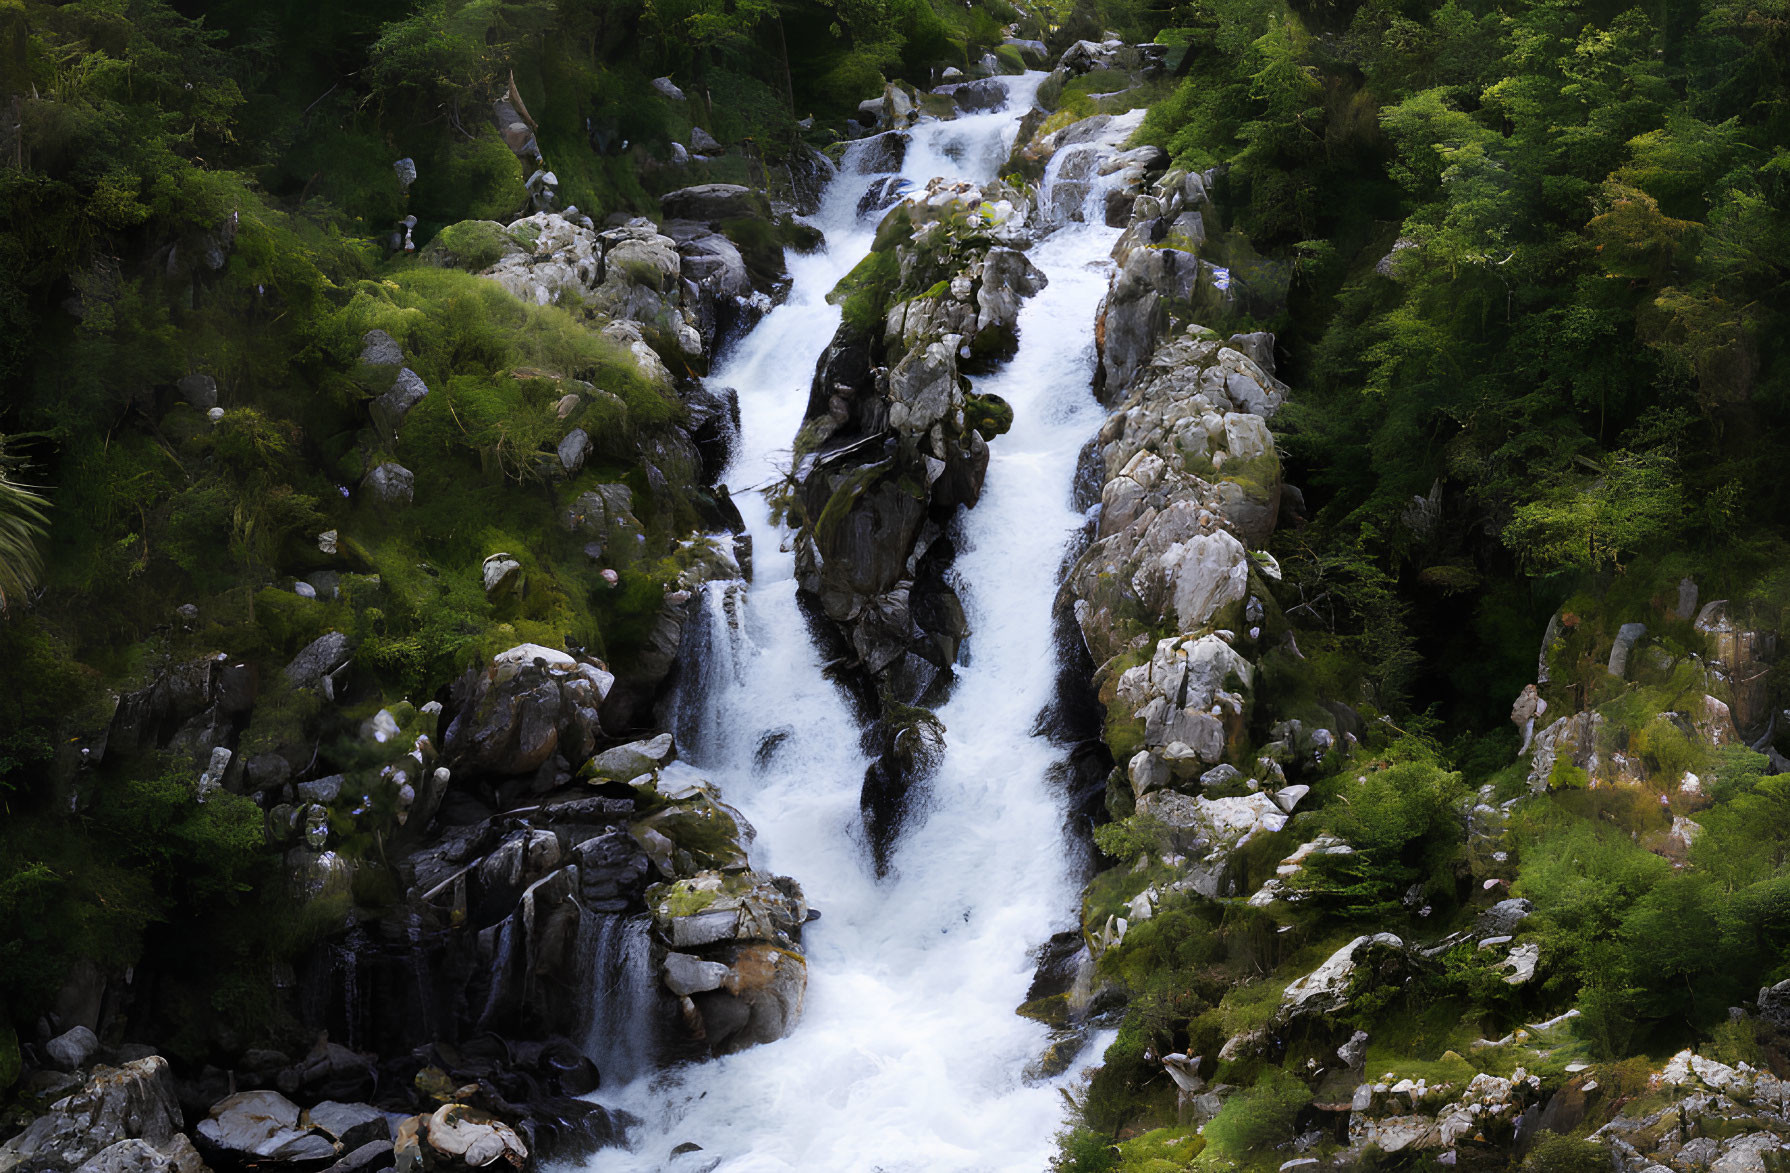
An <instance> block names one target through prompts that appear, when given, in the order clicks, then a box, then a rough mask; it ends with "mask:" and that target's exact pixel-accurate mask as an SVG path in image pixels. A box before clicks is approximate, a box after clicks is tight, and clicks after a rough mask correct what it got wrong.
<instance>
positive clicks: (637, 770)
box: [585, 733, 673, 782]
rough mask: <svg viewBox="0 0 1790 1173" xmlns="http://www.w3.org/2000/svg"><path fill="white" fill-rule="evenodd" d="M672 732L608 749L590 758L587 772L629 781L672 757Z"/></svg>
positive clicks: (651, 770) (620, 780)
mask: <svg viewBox="0 0 1790 1173" xmlns="http://www.w3.org/2000/svg"><path fill="white" fill-rule="evenodd" d="M672 752H673V744H672V739H671V734H669V733H661V734H659V735H658V736H657V737H653V738H649V739H647V740H645V741H630V742H628V743H627V744H626V745H618V746H614V747H613V748H610V749H606V750H604V751H603V752H602V753H600V754H598V755H597V756H596V757H594V758H592V759H591V760H590V764H589V765H588V766H586V767H585V773H586V774H588V775H589V776H591V777H593V778H607V779H609V780H611V781H615V782H626V781H628V780H629V779H631V778H638V777H640V775H642V774H650V773H652V772H653V771H654V770H656V769H658V768H659V767H660V766H663V765H664V764H665V763H666V762H668V761H670V760H671V758H672Z"/></svg>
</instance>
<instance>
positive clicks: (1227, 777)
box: [1200, 762, 1243, 789]
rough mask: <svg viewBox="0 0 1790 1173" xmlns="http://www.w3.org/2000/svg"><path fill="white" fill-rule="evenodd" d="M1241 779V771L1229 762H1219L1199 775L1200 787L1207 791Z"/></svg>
mask: <svg viewBox="0 0 1790 1173" xmlns="http://www.w3.org/2000/svg"><path fill="white" fill-rule="evenodd" d="M1241 777H1243V771H1242V770H1239V769H1238V768H1237V767H1235V766H1233V765H1231V764H1230V763H1229V762H1221V763H1219V764H1218V765H1216V766H1213V767H1212V768H1211V769H1210V770H1207V771H1206V772H1205V773H1204V774H1201V775H1200V785H1201V786H1202V787H1205V788H1207V789H1210V788H1212V787H1215V786H1225V785H1228V784H1230V783H1232V782H1235V781H1236V780H1237V779H1239V778H1241Z"/></svg>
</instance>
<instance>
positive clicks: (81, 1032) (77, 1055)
mask: <svg viewBox="0 0 1790 1173" xmlns="http://www.w3.org/2000/svg"><path fill="white" fill-rule="evenodd" d="M98 1050H99V1039H98V1038H97V1037H96V1036H95V1035H94V1033H93V1032H92V1031H90V1030H88V1029H87V1028H86V1027H84V1026H77V1027H75V1028H73V1029H72V1030H67V1031H64V1032H63V1033H61V1034H59V1035H57V1036H56V1037H55V1038H53V1039H51V1040H50V1041H49V1042H47V1043H45V1044H44V1053H45V1054H46V1055H48V1056H49V1058H50V1062H51V1063H52V1064H54V1065H55V1066H56V1069H57V1070H59V1071H73V1070H74V1069H75V1068H77V1067H80V1066H83V1065H84V1064H85V1063H86V1062H87V1060H89V1059H91V1058H93V1056H94V1053H95V1052H97V1051H98Z"/></svg>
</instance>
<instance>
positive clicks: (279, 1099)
mask: <svg viewBox="0 0 1790 1173" xmlns="http://www.w3.org/2000/svg"><path fill="white" fill-rule="evenodd" d="M299 1115H300V1112H299V1107H298V1105H297V1104H295V1103H293V1102H292V1101H291V1100H288V1099H287V1098H286V1097H285V1096H283V1095H281V1094H280V1093H279V1092H276V1091H273V1090H271V1089H262V1090H259V1091H248V1092H237V1093H236V1094H235V1095H233V1096H227V1097H225V1098H224V1099H222V1100H219V1101H218V1102H217V1103H216V1104H213V1105H212V1107H211V1112H210V1114H209V1115H207V1116H206V1118H205V1119H204V1120H201V1121H200V1122H199V1127H198V1136H199V1144H200V1147H201V1148H202V1149H203V1150H205V1151H207V1152H209V1153H211V1154H213V1155H214V1156H216V1157H218V1158H220V1159H222V1160H226V1161H230V1162H232V1163H236V1164H256V1163H260V1162H263V1161H273V1162H293V1163H299V1162H307V1161H333V1160H334V1159H335V1158H336V1157H338V1156H339V1155H340V1149H339V1148H338V1147H337V1145H336V1143H335V1141H333V1140H331V1139H330V1137H329V1134H327V1133H325V1132H323V1131H322V1130H320V1129H314V1128H311V1127H308V1126H306V1125H304V1124H302V1123H300V1121H299Z"/></svg>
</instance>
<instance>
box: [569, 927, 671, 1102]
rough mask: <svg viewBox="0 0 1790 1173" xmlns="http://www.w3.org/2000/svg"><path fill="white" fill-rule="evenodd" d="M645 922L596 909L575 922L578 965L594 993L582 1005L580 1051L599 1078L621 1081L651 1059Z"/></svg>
mask: <svg viewBox="0 0 1790 1173" xmlns="http://www.w3.org/2000/svg"><path fill="white" fill-rule="evenodd" d="M651 923H652V922H651V921H650V920H648V918H646V917H644V916H622V915H620V914H618V913H599V914H597V915H595V916H583V917H580V918H579V923H578V963H579V966H580V967H581V968H582V969H583V971H584V973H585V974H587V975H589V976H590V977H591V978H592V979H593V980H592V987H593V989H592V992H593V993H594V994H595V995H596V996H595V997H594V998H592V999H591V1003H590V1006H589V1007H588V1008H587V1013H588V1015H589V1018H588V1019H587V1020H586V1022H585V1023H584V1048H583V1049H584V1053H585V1054H586V1055H588V1056H590V1058H591V1061H592V1062H594V1063H595V1064H596V1065H597V1070H598V1071H599V1072H601V1073H602V1076H603V1079H604V1080H606V1081H608V1082H609V1083H611V1084H625V1083H626V1082H628V1081H629V1080H631V1079H634V1078H635V1077H637V1076H639V1075H640V1074H642V1073H643V1072H644V1071H646V1070H647V1068H648V1066H649V1065H650V1064H651V1063H652V1061H653V1052H654V1040H653V1023H652V1019H651V1018H649V1017H648V1016H646V1015H643V1014H642V1013H640V1011H641V1009H642V1008H643V1007H646V1006H649V1005H651V1000H652V995H653V986H654V984H655V979H654V976H653V969H652V964H653V963H652V942H651V941H650V940H649V938H648V932H649V931H650V926H651Z"/></svg>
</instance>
